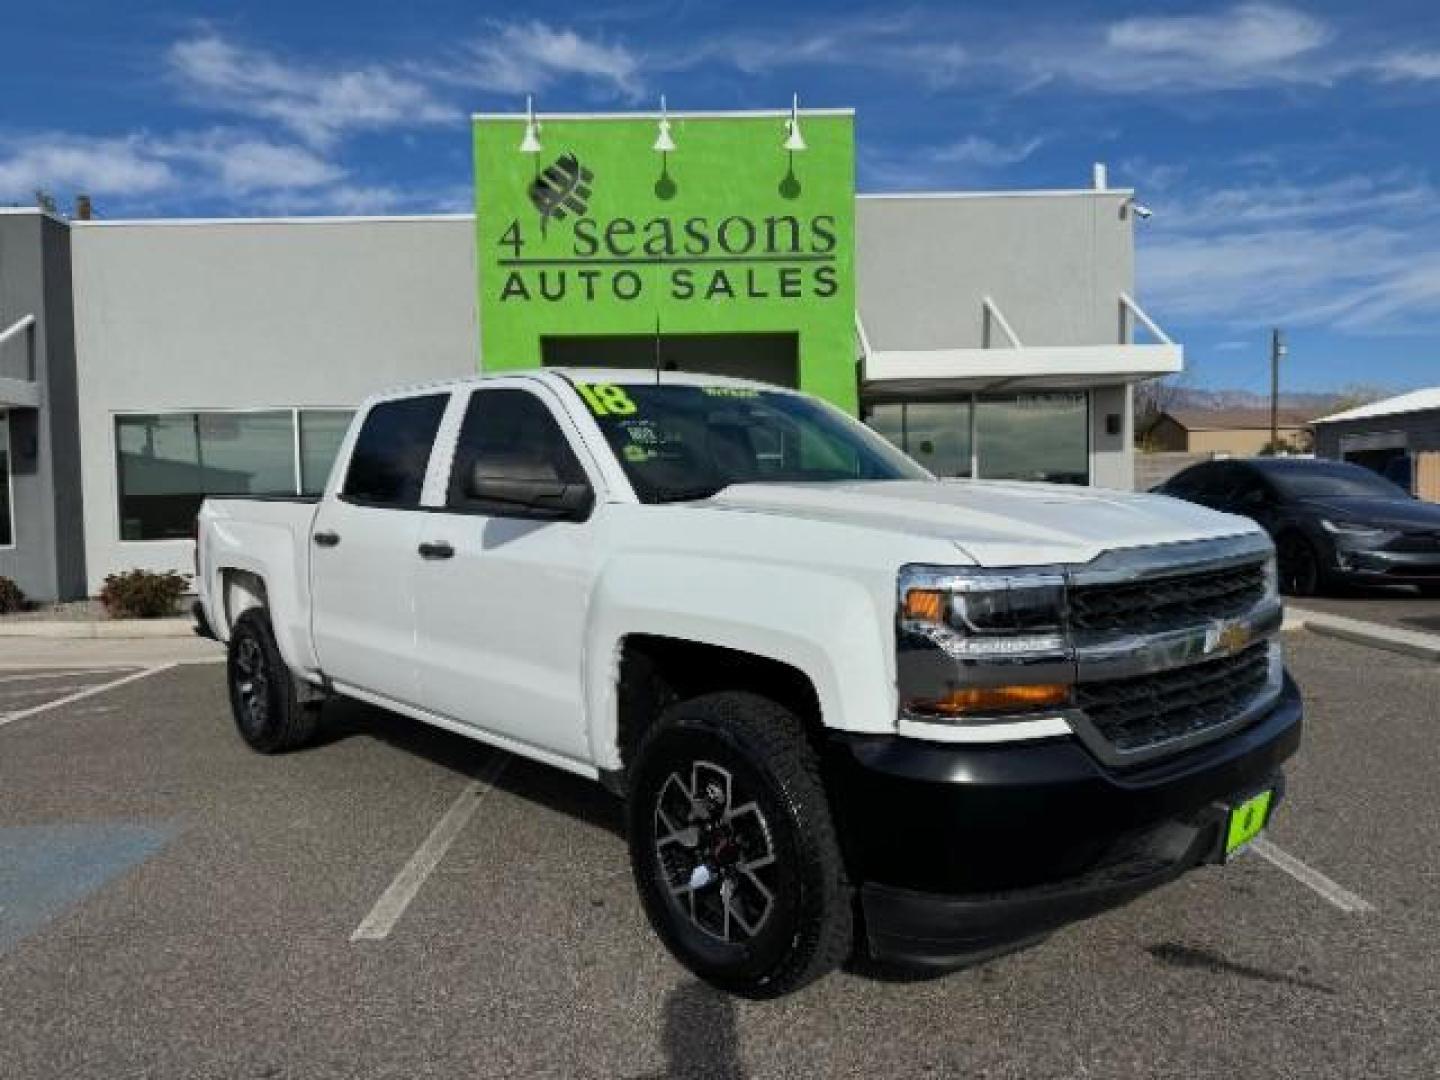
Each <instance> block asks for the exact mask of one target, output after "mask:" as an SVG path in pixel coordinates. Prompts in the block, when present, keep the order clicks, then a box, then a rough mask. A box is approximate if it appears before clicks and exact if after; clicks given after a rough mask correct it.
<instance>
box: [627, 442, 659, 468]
mask: <svg viewBox="0 0 1440 1080" xmlns="http://www.w3.org/2000/svg"><path fill="white" fill-rule="evenodd" d="M655 453H656V452H655V451H654V450H652V449H651V448H650V447H648V446H640V445H638V444H637V443H628V444H626V446H625V450H624V457H625V460H626V461H629V462H631V463H633V464H635V465H642V464H644V463H645V462H647V461H649V460H650V459H651V458H652V457H654V456H655Z"/></svg>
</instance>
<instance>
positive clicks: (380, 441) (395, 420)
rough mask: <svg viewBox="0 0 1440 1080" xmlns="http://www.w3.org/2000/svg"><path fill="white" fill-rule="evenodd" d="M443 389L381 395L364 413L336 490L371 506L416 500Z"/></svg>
mask: <svg viewBox="0 0 1440 1080" xmlns="http://www.w3.org/2000/svg"><path fill="white" fill-rule="evenodd" d="M448 399H449V395H448V394H430V395H427V396H425V397H413V398H401V399H399V400H398V401H382V402H381V403H380V404H379V405H376V406H375V407H374V408H372V409H371V410H370V411H369V412H368V413H367V414H366V415H365V423H364V426H363V427H361V428H360V435H359V436H358V437H357V438H356V440H355V451H354V453H352V454H351V455H350V468H349V471H348V472H346V474H345V487H344V488H343V489H342V490H341V492H340V494H341V495H342V496H343V497H344V498H347V499H352V500H354V501H355V502H362V503H366V504H369V505H371V506H389V507H397V508H398V507H411V506H419V505H420V492H421V489H422V488H424V486H425V469H426V467H427V466H428V465H429V464H430V448H431V447H432V446H434V445H435V432H436V430H437V429H438V428H439V427H440V418H441V416H443V415H444V413H445V404H446V401H447V400H448Z"/></svg>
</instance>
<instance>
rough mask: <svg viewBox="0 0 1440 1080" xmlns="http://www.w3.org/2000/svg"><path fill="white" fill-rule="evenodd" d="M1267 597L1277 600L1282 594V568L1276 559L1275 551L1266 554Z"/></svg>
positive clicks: (1267, 598)
mask: <svg viewBox="0 0 1440 1080" xmlns="http://www.w3.org/2000/svg"><path fill="white" fill-rule="evenodd" d="M1263 573H1264V575H1265V599H1266V600H1275V599H1277V598H1278V597H1279V596H1280V568H1279V565H1278V563H1277V561H1276V559H1275V552H1273V551H1272V552H1270V554H1269V555H1267V556H1265V565H1264V571H1263Z"/></svg>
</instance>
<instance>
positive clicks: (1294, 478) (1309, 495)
mask: <svg viewBox="0 0 1440 1080" xmlns="http://www.w3.org/2000/svg"><path fill="white" fill-rule="evenodd" d="M1266 476H1268V477H1269V479H1270V481H1271V483H1273V484H1274V485H1275V486H1276V487H1277V488H1279V489H1280V490H1281V492H1283V493H1284V494H1286V495H1289V496H1290V497H1291V498H1292V499H1408V498H1409V497H1410V496H1409V495H1407V494H1406V493H1405V491H1404V490H1403V489H1401V488H1398V487H1396V486H1395V485H1394V484H1392V483H1391V482H1390V481H1389V480H1386V479H1385V478H1384V477H1383V476H1381V475H1380V474H1379V473H1373V472H1371V471H1370V470H1369V469H1366V468H1362V467H1361V466H1359V465H1347V464H1344V463H1342V462H1338V461H1337V462H1325V463H1321V462H1315V463H1313V464H1309V465H1305V466H1302V467H1290V468H1284V469H1267V470H1266Z"/></svg>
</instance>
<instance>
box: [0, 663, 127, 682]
mask: <svg viewBox="0 0 1440 1080" xmlns="http://www.w3.org/2000/svg"><path fill="white" fill-rule="evenodd" d="M136 667H137V665H135V664H117V665H115V666H114V667H103V668H71V669H69V670H62V671H41V672H35V673H33V674H29V675H0V683H12V682H39V681H41V680H42V679H83V678H85V677H86V676H87V675H118V674H120V673H121V672H125V671H134V670H135V668H136Z"/></svg>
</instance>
